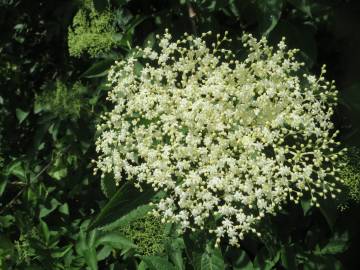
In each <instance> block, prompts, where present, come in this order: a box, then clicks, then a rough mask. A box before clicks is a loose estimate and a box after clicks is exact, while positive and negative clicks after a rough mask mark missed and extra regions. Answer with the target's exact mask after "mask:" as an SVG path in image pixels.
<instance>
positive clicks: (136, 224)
mask: <svg viewBox="0 0 360 270" xmlns="http://www.w3.org/2000/svg"><path fill="white" fill-rule="evenodd" d="M120 232H121V233H123V234H124V236H125V237H127V238H128V239H130V240H131V241H132V242H133V243H134V244H135V245H136V246H137V248H136V251H137V252H138V253H139V254H141V255H160V254H163V253H164V252H165V242H166V240H167V236H166V234H165V226H164V224H162V223H161V220H160V219H159V218H154V217H153V216H151V215H146V216H144V217H143V218H140V219H138V220H135V221H132V222H130V223H129V224H127V225H125V226H122V227H121V228H120Z"/></svg>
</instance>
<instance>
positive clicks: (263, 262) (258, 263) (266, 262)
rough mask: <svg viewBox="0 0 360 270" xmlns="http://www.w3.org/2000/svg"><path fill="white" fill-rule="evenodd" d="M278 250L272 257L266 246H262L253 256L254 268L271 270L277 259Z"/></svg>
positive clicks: (278, 255)
mask: <svg viewBox="0 0 360 270" xmlns="http://www.w3.org/2000/svg"><path fill="white" fill-rule="evenodd" d="M279 258H280V252H277V253H276V255H275V256H274V257H271V256H270V254H269V252H268V251H267V250H266V248H262V249H261V250H260V251H259V252H258V254H257V255H256V257H255V260H254V269H256V270H271V269H272V268H273V267H274V266H275V265H276V263H277V262H278V261H279Z"/></svg>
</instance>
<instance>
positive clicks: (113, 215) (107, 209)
mask: <svg viewBox="0 0 360 270" xmlns="http://www.w3.org/2000/svg"><path fill="white" fill-rule="evenodd" d="M154 195H155V192H154V191H153V190H152V189H151V188H149V187H148V188H146V189H145V190H144V191H142V192H140V191H139V190H138V189H137V188H135V187H134V186H133V184H132V183H130V182H126V183H125V184H124V185H123V186H122V187H121V188H120V189H119V190H118V191H117V192H116V193H115V194H114V196H112V197H111V199H110V201H109V202H108V203H107V204H106V205H105V206H104V207H103V208H102V209H101V211H100V213H99V215H98V216H97V217H96V218H95V219H94V221H93V222H92V223H91V224H90V226H89V230H91V229H94V228H97V227H105V226H109V225H111V223H113V222H115V221H117V220H119V219H120V218H121V217H123V216H125V215H126V214H129V213H130V212H131V211H132V210H134V209H136V208H137V207H139V206H141V205H145V204H147V203H149V202H150V199H151V198H152V197H153V196H154Z"/></svg>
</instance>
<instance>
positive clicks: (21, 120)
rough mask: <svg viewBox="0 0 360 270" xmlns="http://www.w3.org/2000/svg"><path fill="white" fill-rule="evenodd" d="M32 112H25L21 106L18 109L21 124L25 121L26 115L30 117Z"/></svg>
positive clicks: (17, 114)
mask: <svg viewBox="0 0 360 270" xmlns="http://www.w3.org/2000/svg"><path fill="white" fill-rule="evenodd" d="M29 113H30V112H25V111H23V110H21V109H19V108H17V109H16V117H17V119H18V121H19V124H21V123H22V122H24V120H25V119H26V117H28V115H29Z"/></svg>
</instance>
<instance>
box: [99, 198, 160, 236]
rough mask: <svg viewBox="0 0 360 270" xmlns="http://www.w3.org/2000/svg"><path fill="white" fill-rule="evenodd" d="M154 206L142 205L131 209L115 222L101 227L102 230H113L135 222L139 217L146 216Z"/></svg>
mask: <svg viewBox="0 0 360 270" xmlns="http://www.w3.org/2000/svg"><path fill="white" fill-rule="evenodd" d="M152 208H153V207H152V206H150V205H148V204H145V205H140V206H139V207H137V208H135V209H134V210H131V211H130V212H129V213H128V214H126V215H124V216H122V217H120V218H119V219H117V220H115V221H114V222H112V223H110V224H108V225H105V226H103V227H101V228H100V230H102V231H111V230H114V229H116V228H119V227H121V226H124V225H126V224H129V223H130V222H133V221H135V220H137V219H140V218H142V217H144V216H145V215H146V214H147V213H148V212H149V211H150V210H151V209H152Z"/></svg>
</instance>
